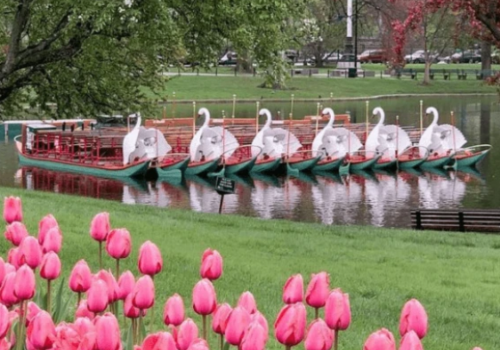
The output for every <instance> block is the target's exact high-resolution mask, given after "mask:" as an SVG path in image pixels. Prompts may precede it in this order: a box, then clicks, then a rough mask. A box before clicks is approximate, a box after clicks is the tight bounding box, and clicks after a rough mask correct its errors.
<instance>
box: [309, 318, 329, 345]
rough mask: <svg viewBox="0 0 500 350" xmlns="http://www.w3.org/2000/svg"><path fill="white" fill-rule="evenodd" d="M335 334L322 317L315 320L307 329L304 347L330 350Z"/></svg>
mask: <svg viewBox="0 0 500 350" xmlns="http://www.w3.org/2000/svg"><path fill="white" fill-rule="evenodd" d="M332 344H333V334H332V331H331V330H330V328H328V326H327V325H326V323H325V321H323V320H322V319H321V318H318V319H316V320H314V321H313V322H312V323H311V325H310V326H309V329H308V331H307V337H306V341H305V343H304V347H305V349H306V350H330V349H331V347H332Z"/></svg>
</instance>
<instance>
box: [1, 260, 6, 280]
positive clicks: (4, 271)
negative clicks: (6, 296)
mask: <svg viewBox="0 0 500 350" xmlns="http://www.w3.org/2000/svg"><path fill="white" fill-rule="evenodd" d="M6 274H7V269H6V267H5V261H3V259H2V257H0V285H2V281H3V278H4V277H5V275H6Z"/></svg>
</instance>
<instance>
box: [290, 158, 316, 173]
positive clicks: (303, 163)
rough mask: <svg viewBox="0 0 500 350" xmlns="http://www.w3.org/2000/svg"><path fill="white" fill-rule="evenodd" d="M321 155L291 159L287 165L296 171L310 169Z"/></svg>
mask: <svg viewBox="0 0 500 350" xmlns="http://www.w3.org/2000/svg"><path fill="white" fill-rule="evenodd" d="M320 158H321V157H315V158H308V159H304V160H298V161H292V162H288V163H287V165H288V166H289V167H290V168H292V169H294V170H298V171H307V170H311V169H312V168H313V167H314V166H315V165H316V164H317V163H318V162H319V160H320Z"/></svg>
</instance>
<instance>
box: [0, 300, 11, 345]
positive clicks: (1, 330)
mask: <svg viewBox="0 0 500 350" xmlns="http://www.w3.org/2000/svg"><path fill="white" fill-rule="evenodd" d="M9 328H10V319H9V310H8V309H7V307H6V306H5V305H3V304H0V339H2V338H4V337H5V335H6V334H7V331H8V330H9Z"/></svg>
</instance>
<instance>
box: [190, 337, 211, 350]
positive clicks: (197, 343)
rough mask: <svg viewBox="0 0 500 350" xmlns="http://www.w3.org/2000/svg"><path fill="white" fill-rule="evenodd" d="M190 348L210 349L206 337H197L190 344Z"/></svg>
mask: <svg viewBox="0 0 500 350" xmlns="http://www.w3.org/2000/svg"><path fill="white" fill-rule="evenodd" d="M188 350H209V348H208V344H207V342H206V341H205V340H204V339H196V340H195V341H194V342H192V343H191V345H189V348H188Z"/></svg>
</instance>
